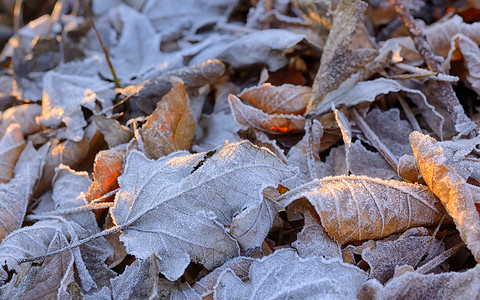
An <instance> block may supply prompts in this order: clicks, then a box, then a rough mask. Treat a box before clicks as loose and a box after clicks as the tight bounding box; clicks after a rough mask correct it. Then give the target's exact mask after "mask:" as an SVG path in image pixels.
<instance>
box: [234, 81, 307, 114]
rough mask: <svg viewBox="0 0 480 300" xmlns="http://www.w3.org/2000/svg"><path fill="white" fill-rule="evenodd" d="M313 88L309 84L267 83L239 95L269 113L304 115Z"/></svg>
mask: <svg viewBox="0 0 480 300" xmlns="http://www.w3.org/2000/svg"><path fill="white" fill-rule="evenodd" d="M311 93H312V89H311V88H310V87H307V86H299V85H293V84H284V85H281V86H272V85H271V84H270V83H265V84H263V85H261V86H254V87H251V88H248V89H246V90H243V91H242V92H241V93H240V94H239V95H238V97H240V98H241V99H242V100H243V101H245V102H246V103H248V104H250V105H251V106H253V107H256V108H259V109H261V110H262V111H264V112H266V113H267V114H295V115H302V114H303V113H304V112H305V107H306V106H307V104H308V101H309V100H310V95H311Z"/></svg>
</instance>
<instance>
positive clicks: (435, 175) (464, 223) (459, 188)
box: [410, 131, 480, 262]
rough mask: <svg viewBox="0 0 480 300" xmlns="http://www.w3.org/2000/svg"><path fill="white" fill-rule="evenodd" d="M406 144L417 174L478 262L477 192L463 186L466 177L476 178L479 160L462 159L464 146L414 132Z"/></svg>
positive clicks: (479, 238) (479, 236)
mask: <svg viewBox="0 0 480 300" xmlns="http://www.w3.org/2000/svg"><path fill="white" fill-rule="evenodd" d="M478 142H479V140H478V138H477V139H474V140H466V141H465V143H469V144H472V145H473V146H474V145H475V144H478ZM410 143H411V144H412V149H413V154H414V155H415V159H416V161H417V165H418V170H419V171H420V174H421V175H422V177H423V179H424V180H425V182H426V184H427V185H428V186H429V188H430V189H431V190H432V191H433V192H434V193H435V195H437V197H438V198H439V199H440V201H442V203H443V205H444V206H445V208H446V211H447V212H448V213H449V215H450V216H452V218H453V221H454V222H455V225H456V226H457V229H458V231H459V232H460V236H461V237H462V240H463V241H464V242H465V244H466V245H467V247H468V249H470V251H472V254H473V256H474V257H475V259H476V260H477V262H480V215H479V213H478V211H477V209H476V206H475V205H476V202H478V200H477V199H478V191H477V189H476V186H473V185H470V184H469V183H467V180H468V178H469V177H473V178H476V177H477V178H478V171H477V169H478V166H479V164H480V161H477V163H476V164H475V163H474V162H475V161H472V160H467V159H466V158H465V156H466V155H467V154H468V153H470V152H471V151H472V149H471V147H468V146H467V145H465V143H464V144H461V143H460V142H457V144H456V145H455V144H454V142H449V143H448V142H443V143H441V142H436V141H435V139H433V138H432V137H430V136H428V135H424V134H422V133H420V132H417V131H414V132H412V133H411V134H410ZM472 145H471V146H472ZM449 148H451V149H449ZM469 166H470V168H469ZM472 167H473V168H472Z"/></svg>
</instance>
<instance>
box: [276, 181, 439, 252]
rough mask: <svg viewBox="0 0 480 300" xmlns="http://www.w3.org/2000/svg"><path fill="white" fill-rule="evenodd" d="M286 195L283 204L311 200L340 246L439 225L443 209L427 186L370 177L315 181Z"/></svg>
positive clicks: (326, 227)
mask: <svg viewBox="0 0 480 300" xmlns="http://www.w3.org/2000/svg"><path fill="white" fill-rule="evenodd" d="M281 197H282V198H284V200H281V204H282V205H283V206H286V205H288V204H290V203H291V202H292V201H293V200H295V199H298V198H300V197H305V198H307V199H308V200H309V201H310V203H312V205H313V206H314V207H315V210H316V212H317V213H318V215H319V216H320V219H321V221H322V225H323V227H324V228H325V230H326V231H327V233H328V235H329V236H330V237H332V238H333V239H335V241H336V242H337V243H339V244H340V245H343V244H345V243H348V242H350V241H362V240H367V239H375V238H382V237H386V236H388V235H390V234H392V233H396V232H402V231H404V230H405V229H408V228H411V227H416V226H424V225H435V224H437V223H438V222H439V221H440V219H441V218H442V215H443V211H444V210H443V206H442V205H441V203H440V202H439V200H438V199H437V198H436V197H435V195H434V194H433V193H432V192H430V191H429V189H428V188H427V187H426V186H423V185H419V184H409V183H404V182H401V181H396V180H381V179H377V178H370V177H366V176H334V177H325V178H322V179H316V180H313V181H311V182H309V183H306V184H304V185H303V186H300V187H298V188H297V189H295V190H292V191H290V192H288V193H286V194H284V195H282V196H281Z"/></svg>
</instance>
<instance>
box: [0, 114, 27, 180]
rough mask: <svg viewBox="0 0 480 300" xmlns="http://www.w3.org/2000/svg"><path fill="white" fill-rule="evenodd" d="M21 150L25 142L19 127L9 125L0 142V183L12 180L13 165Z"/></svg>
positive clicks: (14, 124)
mask: <svg viewBox="0 0 480 300" xmlns="http://www.w3.org/2000/svg"><path fill="white" fill-rule="evenodd" d="M23 148H25V140H24V139H23V135H22V131H21V128H20V125H18V124H16V123H13V124H10V125H9V126H8V128H7V130H6V131H5V135H4V136H3V137H2V139H1V140H0V183H5V182H8V181H10V179H12V177H13V169H14V168H15V163H16V162H17V159H18V158H19V157H20V154H21V153H22V151H23Z"/></svg>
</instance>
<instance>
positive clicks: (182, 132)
mask: <svg viewBox="0 0 480 300" xmlns="http://www.w3.org/2000/svg"><path fill="white" fill-rule="evenodd" d="M195 125H196V121H195V118H194V117H193V115H192V112H191V110H190V106H189V104H188V97H187V93H186V91H185V88H184V85H183V83H176V84H175V86H174V87H173V89H172V90H171V91H170V92H169V93H168V94H166V95H165V96H164V97H163V98H162V101H160V102H158V104H157V108H156V109H155V111H154V112H153V113H152V114H151V115H150V116H149V117H147V122H146V123H145V125H143V127H142V129H141V131H140V135H141V137H142V142H143V145H144V148H145V153H146V154H147V156H148V157H149V158H154V159H157V158H159V157H162V156H165V155H167V154H170V153H172V152H174V151H176V150H188V149H190V145H191V143H192V140H193V137H194V135H195Z"/></svg>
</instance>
